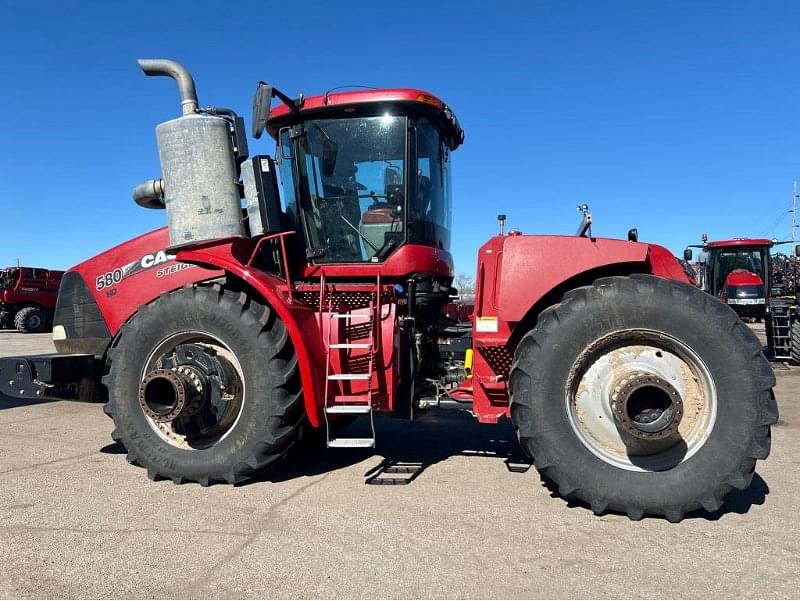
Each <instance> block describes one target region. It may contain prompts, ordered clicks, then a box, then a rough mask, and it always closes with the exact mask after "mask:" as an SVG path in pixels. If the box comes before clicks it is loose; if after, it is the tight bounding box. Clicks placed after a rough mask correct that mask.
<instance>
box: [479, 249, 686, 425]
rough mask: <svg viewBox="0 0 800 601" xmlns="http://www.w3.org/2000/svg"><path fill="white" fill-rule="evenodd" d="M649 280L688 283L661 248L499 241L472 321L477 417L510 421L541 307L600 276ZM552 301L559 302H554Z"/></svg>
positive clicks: (488, 253)
mask: <svg viewBox="0 0 800 601" xmlns="http://www.w3.org/2000/svg"><path fill="white" fill-rule="evenodd" d="M603 271H605V272H606V273H607V274H608V273H615V274H621V273H649V274H653V275H656V276H660V277H664V278H670V279H675V280H679V281H683V282H687V283H688V282H689V278H688V276H687V275H686V273H685V272H684V271H683V268H682V267H681V265H680V263H678V261H677V260H676V259H675V257H673V256H672V254H671V253H670V252H669V251H668V250H667V249H666V248H663V247H661V246H657V245H654V244H644V243H639V242H631V241H627V240H616V239H610V238H586V237H577V236H523V235H518V234H517V235H515V234H511V235H508V236H495V237H493V238H491V239H490V240H489V241H488V242H487V243H486V244H484V245H483V246H482V247H481V248H480V250H479V251H478V271H477V277H476V290H475V313H474V316H473V324H472V335H473V348H474V350H475V354H474V359H473V395H474V396H473V411H474V412H475V414H476V415H477V417H478V420H479V421H482V422H496V421H497V420H498V419H499V418H500V417H502V416H507V415H508V390H507V382H508V373H509V369H510V367H511V363H512V361H513V353H514V346H515V341H517V340H518V339H519V337H520V336H521V335H522V333H523V332H522V331H523V330H524V329H526V328H527V327H528V326H531V325H532V323H534V322H535V318H536V314H537V312H538V309H537V306H539V308H541V307H542V303H544V305H547V304H549V302H548V301H549V300H550V298H551V297H553V296H555V297H559V295H558V294H555V293H557V292H558V291H559V290H561V289H562V288H564V287H565V286H566V287H567V289H568V288H569V287H574V286H580V285H584V284H585V283H587V282H582V281H581V280H582V278H585V276H591V274H593V273H598V272H603ZM553 302H558V298H554V300H553Z"/></svg>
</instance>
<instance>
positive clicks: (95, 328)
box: [0, 60, 778, 521]
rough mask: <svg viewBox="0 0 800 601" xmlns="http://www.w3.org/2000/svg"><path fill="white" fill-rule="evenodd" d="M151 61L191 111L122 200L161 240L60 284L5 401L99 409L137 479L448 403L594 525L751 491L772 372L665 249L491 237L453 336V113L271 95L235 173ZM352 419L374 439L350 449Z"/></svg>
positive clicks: (230, 144)
mask: <svg viewBox="0 0 800 601" xmlns="http://www.w3.org/2000/svg"><path fill="white" fill-rule="evenodd" d="M140 66H141V67H142V68H143V70H144V71H145V73H146V74H148V75H168V76H171V77H173V78H174V79H175V80H176V81H177V83H178V87H179V90H180V95H181V105H182V109H183V110H182V112H183V115H182V116H180V117H178V118H176V119H173V120H171V121H168V122H166V123H162V124H160V125H158V127H157V128H156V135H157V140H158V146H159V156H160V160H161V167H162V178H163V179H155V180H147V181H145V182H143V183H142V184H140V185H139V186H137V187H136V188H135V190H134V198H135V200H136V201H137V202H138V203H139V204H141V205H143V206H147V207H152V208H166V214H167V221H168V227H167V228H164V229H160V230H157V231H154V232H150V233H148V234H145V235H143V236H141V237H139V238H136V239H133V240H131V241H129V242H126V243H124V244H122V245H120V246H118V247H116V248H113V249H111V250H109V251H106V252H104V253H102V254H100V255H98V256H97V257H94V258H92V259H89V260H88V261H86V262H84V263H81V264H79V265H77V266H76V267H74V268H72V269H71V270H69V271H68V273H67V274H66V275H65V277H64V281H63V283H62V285H61V290H60V294H59V298H58V306H57V308H56V316H55V324H56V325H55V329H54V340H55V344H56V348H57V349H58V351H59V353H60V354H57V355H50V356H41V357H15V358H8V359H4V360H2V361H0V390H2V391H3V392H4V393H5V394H11V395H13V396H16V397H22V398H26V397H31V398H41V397H52V398H67V397H72V398H75V397H83V398H85V397H87V396H92V395H93V396H94V397H95V398H104V400H105V411H106V413H107V414H108V415H109V416H110V417H111V418H112V419H113V420H114V430H113V432H112V437H113V438H114V439H115V440H117V441H119V442H120V443H121V444H123V445H124V446H125V448H126V449H127V452H128V461H129V462H130V463H132V464H134V465H138V466H141V467H142V468H144V469H145V470H146V471H147V474H148V476H149V477H150V478H152V479H171V480H173V481H174V482H176V483H182V482H199V483H200V484H202V485H204V486H205V485H209V484H212V483H215V482H227V483H231V484H236V483H239V482H242V481H244V480H247V479H249V478H251V477H253V476H254V475H255V474H258V473H259V472H261V471H263V470H264V469H266V468H269V467H270V466H272V465H274V464H275V463H276V462H277V461H278V459H280V458H281V457H283V456H284V455H286V454H287V453H289V452H290V451H291V449H292V446H293V445H294V443H295V442H296V441H298V440H299V439H300V437H301V436H302V435H303V434H304V433H305V432H306V431H307V430H308V429H309V428H322V429H324V431H325V432H326V433H327V446H328V447H370V448H371V447H374V446H376V428H375V422H374V420H373V417H374V416H375V414H377V413H382V414H386V415H390V416H392V417H395V418H398V419H404V420H411V419H417V418H419V417H421V416H423V415H424V413H425V411H426V410H427V409H428V408H430V407H431V406H434V405H437V404H438V403H440V402H441V401H446V400H448V399H451V400H455V401H457V402H458V403H460V404H461V405H462V406H463V407H464V408H466V409H469V410H470V411H471V412H472V414H473V415H474V416H475V418H476V419H477V420H478V421H480V422H484V423H490V424H491V423H495V422H497V421H498V420H501V419H504V418H510V419H511V420H512V421H513V423H514V425H515V426H516V428H517V432H518V437H519V442H520V445H521V446H522V449H523V450H524V451H525V452H526V453H528V454H529V455H530V456H532V457H533V460H534V462H535V465H536V467H537V468H538V469H539V471H540V472H541V474H542V475H543V477H544V478H546V479H547V480H549V481H550V482H552V483H553V484H554V485H555V487H556V488H557V489H558V491H559V492H560V494H561V495H562V496H564V497H565V498H569V499H574V500H576V501H581V502H584V503H586V504H588V505H589V506H591V508H592V510H593V511H594V512H596V513H598V514H600V513H603V512H606V511H617V512H623V513H626V514H627V515H628V516H630V517H631V518H633V519H638V518H641V517H642V516H643V515H646V514H647V515H661V516H666V517H667V518H668V519H670V520H675V521H677V520H680V519H681V518H682V517H683V516H684V514H685V513H686V512H689V511H693V510H697V509H701V508H705V509H706V510H708V511H715V510H717V509H719V507H720V505H721V504H722V502H723V499H724V498H725V497H726V495H728V493H730V492H731V491H732V490H734V489H744V488H746V487H747V486H748V485H749V483H750V481H751V478H752V476H753V472H754V469H755V464H756V460H758V459H764V458H765V457H766V456H767V454H768V453H769V449H770V425H771V424H774V423H775V422H776V420H777V418H778V410H777V405H776V402H775V399H774V397H773V394H772V386H773V384H774V375H773V373H772V370H771V369H770V366H769V364H768V363H767V361H766V360H765V358H764V356H763V355H762V354H761V352H760V345H759V343H758V341H757V339H756V338H755V336H754V335H753V334H752V333H751V332H750V330H749V329H748V328H747V327H746V326H744V325H743V324H742V323H741V322H740V320H739V319H738V318H737V316H736V314H735V313H734V312H733V311H732V310H731V309H730V308H729V307H726V306H725V305H724V304H722V303H720V302H719V301H717V300H715V299H714V298H712V297H710V296H708V295H706V294H704V293H703V292H701V291H700V290H698V289H697V288H695V287H693V286H691V285H690V284H689V283H688V277H687V276H686V274H685V272H684V270H683V268H682V267H681V265H680V264H679V263H678V262H677V260H676V259H675V258H674V257H673V256H672V255H671V254H670V253H669V251H667V250H666V249H665V248H663V247H661V246H657V245H653V244H643V243H639V242H637V241H635V240H633V239H629V240H614V239H604V238H594V237H591V236H590V235H587V230H588V225H587V223H590V220H589V216H588V215H585V217H584V224H583V225H582V227H581V228H580V230H579V235H577V236H526V235H522V234H521V233H520V232H517V231H511V232H509V233H508V234H507V235H504V234H502V233H501V235H497V236H494V237H492V238H490V239H489V240H488V241H487V242H486V243H485V244H484V245H483V246H481V248H480V249H479V251H478V257H477V259H478V261H477V273H476V279H475V282H476V289H475V300H474V312H473V314H472V316H471V317H470V319H469V320H468V321H460V320H459V319H458V311H451V312H450V313H451V314H450V316H448V314H447V310H446V307H448V305H451V303H452V301H453V299H454V298H456V293H457V291H456V290H455V289H454V287H453V285H452V283H453V278H454V270H453V258H452V256H451V254H450V252H449V250H448V249H449V248H450V237H451V217H452V208H451V200H450V198H451V175H450V167H451V163H452V158H451V157H452V152H453V151H455V150H456V149H457V148H458V147H459V146H460V145H461V144H462V142H463V137H464V134H463V131H462V129H461V127H460V126H459V123H458V121H457V120H456V117H455V115H454V113H453V111H452V110H451V109H450V108H449V107H448V106H447V105H445V104H444V103H443V102H442V101H441V100H439V99H438V98H436V97H435V96H433V95H431V94H429V93H427V92H424V91H420V90H415V89H405V88H403V89H381V90H367V91H348V92H336V93H333V92H329V93H326V94H323V95H320V96H313V97H309V98H303V97H302V96H301V97H300V98H291V97H289V96H287V95H286V94H284V93H282V92H280V91H278V90H276V89H273V88H272V87H270V86H268V85H266V84H264V83H263V82H262V83H261V84H259V86H258V88H257V91H256V96H255V100H254V107H253V125H252V136H253V137H254V138H259V137H260V136H261V134H262V132H263V131H264V130H266V131H267V132H268V133H269V135H270V136H271V137H272V138H274V140H275V141H276V142H277V149H276V152H275V156H276V159H275V161H273V159H272V158H271V157H270V156H267V155H260V156H256V157H249V156H248V150H247V142H246V136H245V131H244V126H243V121H242V119H241V118H240V117H238V116H237V115H236V114H235V113H234V112H233V111H231V110H230V109H223V108H215V107H206V108H200V106H199V105H198V101H197V96H196V93H195V87H194V81H193V80H192V78H191V76H190V75H189V73H188V72H187V71H186V70H185V69H184V68H183V67H181V66H180V65H178V64H177V63H174V62H172V61H167V60H147V61H144V60H143V61H140ZM273 98H277V99H278V100H279V101H280V104H279V105H277V106H275V107H271V104H272V100H273ZM278 178H280V183H281V184H282V185H281V186H280V187H279V186H278ZM281 191H282V193H281ZM242 199H244V200H245V205H246V207H245V208H243V207H242ZM632 238H635V236H632ZM451 309H452V305H451ZM100 383H102V386H100ZM92 391H93V392H92ZM453 404H456V403H453ZM357 416H361V419H357V420H356V423H353V424H352V425H350V426H349V428H348V431H354V430H357V429H358V427H362V428H363V429H364V432H363V433H362V435H361V436H357V435H356V434H352V435H349V436H345V437H343V436H341V435H340V432H341V425H342V424H343V423H348V422H350V420H351V419H353V418H356V417H357ZM378 426H379V427H378V428H377V433H379V432H380V422H378ZM442 435H443V436H446V435H447V434H446V432H443V433H442ZM413 444H414V443H413V441H411V440H410V441H409V445H413Z"/></svg>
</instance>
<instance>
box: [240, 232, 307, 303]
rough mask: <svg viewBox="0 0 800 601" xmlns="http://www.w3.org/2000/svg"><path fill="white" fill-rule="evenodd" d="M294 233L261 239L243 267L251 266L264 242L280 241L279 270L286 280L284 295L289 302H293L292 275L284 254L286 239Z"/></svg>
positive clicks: (281, 233) (272, 235)
mask: <svg viewBox="0 0 800 601" xmlns="http://www.w3.org/2000/svg"><path fill="white" fill-rule="evenodd" d="M294 233H295V232H293V231H287V232H278V233H275V234H268V235H266V236H263V237H261V238H260V239H259V240H258V242H256V245H255V247H253V251H252V252H251V253H250V258H249V259H247V263H245V265H246V266H247V267H252V266H253V261H254V260H255V258H256V255H257V254H258V251H259V250H261V247H262V246H263V244H264V243H265V242H269V241H272V240H275V239H278V240H280V243H281V268H282V269H283V277H284V279H285V280H286V293H287V295H288V296H289V302H290V303H291V302H294V295H293V285H292V275H291V273H290V272H289V257H288V256H287V254H286V237H287V236H291V235H293V234H294Z"/></svg>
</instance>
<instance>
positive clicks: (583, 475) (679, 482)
mask: <svg viewBox="0 0 800 601" xmlns="http://www.w3.org/2000/svg"><path fill="white" fill-rule="evenodd" d="M774 383H775V377H774V374H773V372H772V369H771V368H770V366H769V364H768V362H767V360H766V358H765V357H764V355H763V353H762V352H761V345H760V344H759V342H758V339H757V338H756V337H755V335H754V334H753V333H752V332H751V331H750V329H749V328H748V327H747V326H746V325H744V324H743V323H742V322H741V320H740V319H739V318H738V317H737V315H736V313H735V312H734V311H732V310H731V309H730V308H728V307H727V306H725V305H723V304H722V303H720V302H719V301H717V300H716V299H714V298H712V297H711V296H709V295H707V294H705V293H704V292H702V291H700V290H699V289H697V288H694V287H692V286H689V285H685V284H682V283H679V282H675V281H671V280H666V279H661V278H656V277H652V276H646V275H634V276H631V277H612V278H604V279H601V280H598V281H596V282H595V283H594V285H592V286H587V287H582V288H578V289H575V290H572V291H571V292H568V293H567V294H566V295H565V296H564V298H563V299H562V301H561V303H560V304H558V305H555V306H554V307H551V308H549V309H548V310H546V311H544V312H543V313H542V315H541V316H540V318H539V320H538V323H537V325H536V327H535V328H534V329H533V330H532V331H530V332H529V333H528V334H526V335H525V337H524V338H523V339H522V340H521V342H520V344H519V346H518V348H517V351H516V354H515V360H514V363H513V365H512V368H511V374H510V389H511V417H512V420H513V421H514V424H515V425H516V427H517V429H518V436H519V441H520V444H521V446H522V447H523V449H524V450H525V451H527V452H528V453H530V454H531V455H532V456H533V458H534V462H535V464H536V467H537V469H538V470H539V472H540V473H541V474H542V476H543V477H544V478H545V479H546V480H549V481H551V482H553V483H554V484H555V485H556V487H557V488H558V491H559V493H560V494H561V495H562V496H563V497H565V498H567V499H576V500H580V501H583V502H585V503H588V504H589V505H590V506H591V508H592V510H593V511H594V512H595V513H598V514H601V513H604V512H606V511H607V510H611V511H618V512H622V513H626V514H627V515H628V516H629V517H630V518H631V519H640V518H641V517H643V516H644V515H656V516H665V517H666V518H667V519H669V520H670V521H679V520H681V519H682V518H683V516H684V515H685V514H686V512H688V511H692V510H695V509H700V508H704V509H706V510H708V511H716V510H717V509H719V508H720V506H721V505H722V502H723V499H724V498H725V496H726V495H728V494H729V493H730V492H731V491H732V490H734V489H744V488H746V487H747V486H748V485H749V484H750V482H751V480H752V477H753V473H754V469H755V464H756V460H757V459H765V458H766V457H767V455H768V454H769V450H770V425H771V424H774V423H775V422H776V421H777V419H778V409H777V404H776V402H775V399H774V396H773V394H772V386H773V385H774Z"/></svg>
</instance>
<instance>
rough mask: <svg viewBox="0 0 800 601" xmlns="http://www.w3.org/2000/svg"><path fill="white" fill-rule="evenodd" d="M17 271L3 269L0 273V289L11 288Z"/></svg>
mask: <svg viewBox="0 0 800 601" xmlns="http://www.w3.org/2000/svg"><path fill="white" fill-rule="evenodd" d="M18 272H19V269H3V270H2V271H0V288H13V287H14V284H15V283H16V280H17V273H18Z"/></svg>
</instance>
